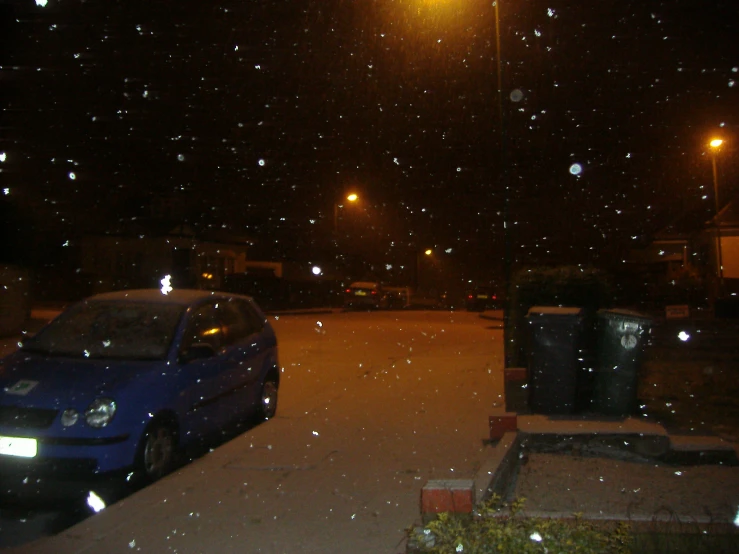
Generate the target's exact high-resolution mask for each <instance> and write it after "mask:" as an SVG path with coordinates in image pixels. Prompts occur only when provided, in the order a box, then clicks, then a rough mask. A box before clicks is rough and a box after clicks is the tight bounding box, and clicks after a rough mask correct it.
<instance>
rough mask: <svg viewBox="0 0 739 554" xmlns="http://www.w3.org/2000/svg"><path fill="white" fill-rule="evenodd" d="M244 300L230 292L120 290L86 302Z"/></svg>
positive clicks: (188, 303)
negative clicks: (233, 298) (165, 292)
mask: <svg viewBox="0 0 739 554" xmlns="http://www.w3.org/2000/svg"><path fill="white" fill-rule="evenodd" d="M231 297H235V298H244V299H248V298H249V297H247V296H244V295H241V294H233V293H229V292H217V291H211V290H188V289H174V290H172V291H170V292H169V293H167V294H164V293H163V292H162V290H161V289H134V290H120V291H115V292H105V293H101V294H96V295H94V296H91V297H89V298H87V299H86V301H98V300H115V301H121V300H126V301H133V302H156V303H161V304H176V305H180V306H188V305H190V304H193V303H195V302H198V301H200V300H202V299H205V298H231Z"/></svg>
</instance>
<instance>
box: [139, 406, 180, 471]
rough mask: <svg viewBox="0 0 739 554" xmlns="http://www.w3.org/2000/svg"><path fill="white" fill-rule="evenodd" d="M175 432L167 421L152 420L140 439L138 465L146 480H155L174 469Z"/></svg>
mask: <svg viewBox="0 0 739 554" xmlns="http://www.w3.org/2000/svg"><path fill="white" fill-rule="evenodd" d="M176 437H177V434H176V431H175V428H174V425H172V424H171V423H169V422H167V421H163V420H159V421H154V422H153V423H152V424H151V425H149V427H148V428H147V430H146V432H145V433H144V437H143V439H142V443H141V447H140V452H139V460H138V462H139V463H138V465H139V469H140V470H141V472H142V473H143V475H144V477H145V478H146V480H147V481H156V480H157V479H160V478H162V477H164V476H165V475H167V474H168V473H169V472H171V471H172V469H174V465H175V451H176V446H177V440H176Z"/></svg>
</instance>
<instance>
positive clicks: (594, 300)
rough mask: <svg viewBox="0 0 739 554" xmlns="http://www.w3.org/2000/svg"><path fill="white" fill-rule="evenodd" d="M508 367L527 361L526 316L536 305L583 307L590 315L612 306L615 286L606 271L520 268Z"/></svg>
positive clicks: (513, 298)
mask: <svg viewBox="0 0 739 554" xmlns="http://www.w3.org/2000/svg"><path fill="white" fill-rule="evenodd" d="M510 291H511V298H510V303H509V310H510V313H509V314H508V329H506V336H507V337H508V338H507V340H508V341H509V342H510V344H509V347H510V348H509V352H508V356H509V358H510V359H506V367H522V366H525V365H526V364H527V361H528V360H527V355H526V351H525V348H526V325H525V318H526V315H527V314H528V311H529V309H530V308H532V307H533V306H569V307H578V308H583V309H584V311H585V314H586V315H587V316H588V317H592V316H594V314H595V312H596V311H597V310H599V309H600V308H608V307H610V306H611V304H612V302H613V298H614V286H613V283H612V279H611V277H610V276H609V275H608V274H606V273H605V272H603V271H601V270H598V269H594V268H587V267H579V266H559V267H533V268H528V269H522V270H520V271H518V272H517V273H516V274H515V275H514V276H513V278H512V280H511V286H510Z"/></svg>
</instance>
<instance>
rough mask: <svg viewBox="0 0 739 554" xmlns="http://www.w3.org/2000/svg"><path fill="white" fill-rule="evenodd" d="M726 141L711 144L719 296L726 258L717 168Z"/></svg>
mask: <svg viewBox="0 0 739 554" xmlns="http://www.w3.org/2000/svg"><path fill="white" fill-rule="evenodd" d="M723 143H724V141H723V140H721V139H713V140H712V141H711V142H710V143H709V145H710V147H711V165H712V166H713V201H714V204H715V211H716V215H715V216H714V225H715V226H716V259H717V263H718V296H719V298H720V297H722V296H723V295H724V260H723V255H722V247H721V227H720V226H719V217H718V214H719V202H718V171H717V169H716V158H717V156H718V152H719V149H720V148H721V145H722V144H723Z"/></svg>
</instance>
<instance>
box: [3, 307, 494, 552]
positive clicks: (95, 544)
mask: <svg viewBox="0 0 739 554" xmlns="http://www.w3.org/2000/svg"><path fill="white" fill-rule="evenodd" d="M271 319H273V324H274V325H275V328H276V331H277V335H278V340H279V349H280V364H281V366H282V368H283V375H282V384H281V388H280V400H279V408H278V415H277V417H276V418H275V419H273V420H271V421H269V422H267V423H265V424H262V425H260V426H258V427H256V428H253V429H250V430H248V431H246V432H245V433H243V434H241V435H239V436H237V437H236V438H234V439H233V440H231V441H230V442H228V443H226V444H224V445H222V446H220V447H219V448H217V449H215V450H213V451H212V452H210V453H208V454H206V455H205V456H203V457H201V458H199V459H197V460H195V461H194V462H192V463H191V464H189V465H187V466H186V467H184V468H182V469H181V470H180V471H178V472H177V473H176V474H173V475H171V476H169V477H167V478H165V479H164V480H162V481H160V482H159V483H156V484H154V485H152V486H150V487H148V488H147V489H144V490H141V491H139V492H137V493H135V494H134V495H132V496H130V497H128V498H126V499H124V500H123V501H120V502H118V503H117V504H115V505H113V506H111V507H109V508H108V509H106V510H104V511H103V512H101V513H100V514H98V515H95V516H93V517H90V518H88V519H86V520H84V521H83V522H82V523H80V524H78V525H76V526H74V527H72V528H70V529H68V530H66V531H64V532H62V533H60V534H58V535H55V536H53V537H47V538H44V539H41V540H40V541H36V542H35V543H32V544H31V543H29V544H27V545H26V547H25V548H21V549H20V550H19V551H21V552H34V553H41V552H54V553H57V554H61V553H64V552H80V551H91V552H92V551H100V552H109V553H110V552H132V551H134V552H137V551H141V552H180V553H184V552H215V551H218V552H245V551H249V552H291V553H292V552H295V553H300V552H316V553H317V552H321V553H325V552H401V551H402V550H403V544H404V541H403V539H404V536H405V529H406V528H407V527H408V526H410V525H411V524H413V523H416V522H417V521H418V519H419V497H420V490H421V487H422V486H423V484H424V483H425V482H426V481H427V480H428V479H445V478H455V477H459V476H469V475H471V474H473V473H474V470H475V469H477V467H479V464H480V460H481V459H482V458H483V457H484V440H485V438H486V437H487V435H488V429H487V416H488V415H489V413H490V410H491V409H492V408H493V406H495V405H500V404H501V403H502V400H503V398H502V395H503V376H502V373H503V371H502V368H503V361H502V356H503V342H502V339H503V336H502V328H501V327H502V325H501V322H496V321H491V320H488V319H482V318H480V317H479V314H473V313H468V312H453V313H450V312H422V311H418V312H376V313H363V312H362V313H331V314H316V315H300V316H280V317H273V318H271ZM47 520H48V516H47ZM16 523H17V522H16ZM29 524H30V526H34V525H35V527H38V528H39V534H40V535H44V534H48V533H49V529H53V527H54V526H53V525H49V524H48V521H46V523H44V522H43V521H41V523H39V522H38V521H37V522H36V523H35V524H34V523H33V521H32V519H27V521H26V525H27V527H26V528H27V529H29V528H30V527H29ZM0 525H2V522H0ZM53 530H54V531H58V529H53ZM9 532H12V531H11V530H10V529H9V528H8V527H5V526H3V528H2V532H1V533H0V536H2V535H6V534H8V533H9ZM13 533H14V532H13ZM14 534H15V533H14ZM27 534H28V533H27ZM27 534H26V535H27ZM12 550H14V551H15V549H12Z"/></svg>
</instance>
